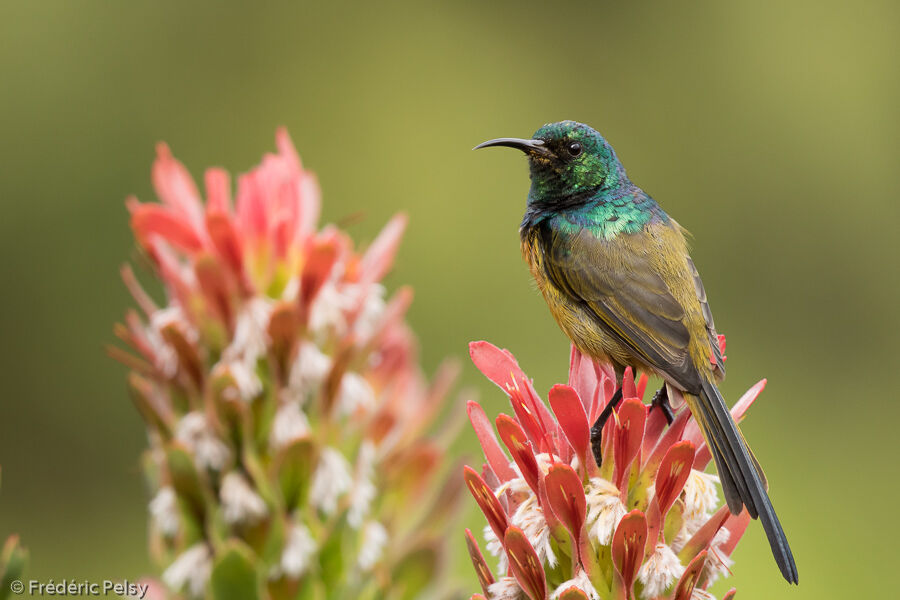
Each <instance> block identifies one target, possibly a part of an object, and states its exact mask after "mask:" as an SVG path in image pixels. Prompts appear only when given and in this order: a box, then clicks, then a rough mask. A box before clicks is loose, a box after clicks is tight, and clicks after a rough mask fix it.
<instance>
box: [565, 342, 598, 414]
mask: <svg viewBox="0 0 900 600" xmlns="http://www.w3.org/2000/svg"><path fill="white" fill-rule="evenodd" d="M599 375H600V372H599V370H598V369H597V368H596V367H595V365H594V359H592V358H590V357H589V356H585V355H584V354H582V353H581V352H579V351H578V348H576V347H575V345H574V344H573V345H572V350H571V355H570V357H569V386H570V387H572V388H573V389H574V390H575V391H576V392H577V393H578V397H579V398H581V400H582V402H584V411H585V413H587V414H589V413H590V410H591V400H592V399H593V398H594V396H595V394H596V393H597V391H598V388H599V386H600V379H599Z"/></svg>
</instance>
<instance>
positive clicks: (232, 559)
mask: <svg viewBox="0 0 900 600" xmlns="http://www.w3.org/2000/svg"><path fill="white" fill-rule="evenodd" d="M210 584H211V587H212V595H213V598H214V599H215V600H254V599H255V598H260V590H259V578H258V577H257V574H256V568H255V567H254V558H253V555H252V553H251V552H250V550H249V549H248V548H246V547H245V546H244V545H243V544H241V543H239V542H234V541H233V542H230V543H229V544H228V546H227V547H226V549H225V551H224V552H223V553H222V554H220V555H219V557H218V558H217V559H216V562H215V565H214V566H213V570H212V577H211V579H210Z"/></svg>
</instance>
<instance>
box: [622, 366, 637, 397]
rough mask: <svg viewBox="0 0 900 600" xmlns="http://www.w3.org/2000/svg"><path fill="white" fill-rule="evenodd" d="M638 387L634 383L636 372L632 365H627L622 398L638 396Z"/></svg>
mask: <svg viewBox="0 0 900 600" xmlns="http://www.w3.org/2000/svg"><path fill="white" fill-rule="evenodd" d="M638 397H639V396H638V393H637V387H635V385H634V372H633V371H632V370H631V367H625V374H624V375H622V399H623V400H628V399H629V398H638Z"/></svg>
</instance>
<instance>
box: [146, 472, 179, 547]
mask: <svg viewBox="0 0 900 600" xmlns="http://www.w3.org/2000/svg"><path fill="white" fill-rule="evenodd" d="M149 509H150V516H151V518H152V519H153V522H154V523H155V524H156V527H157V528H158V529H159V531H160V532H161V533H162V534H163V535H164V536H165V537H168V538H171V537H175V534H177V533H178V528H179V526H180V524H181V517H180V515H179V512H178V497H177V496H176V495H175V490H174V489H172V488H171V486H168V485H167V486H165V487H162V488H160V489H159V491H158V492H156V495H155V496H154V497H153V499H152V500H151V501H150V505H149Z"/></svg>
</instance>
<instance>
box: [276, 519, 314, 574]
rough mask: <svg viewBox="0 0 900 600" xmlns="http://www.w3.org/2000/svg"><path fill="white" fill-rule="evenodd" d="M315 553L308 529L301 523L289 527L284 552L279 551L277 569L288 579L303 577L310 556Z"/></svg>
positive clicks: (308, 564) (309, 561) (307, 567)
mask: <svg viewBox="0 0 900 600" xmlns="http://www.w3.org/2000/svg"><path fill="white" fill-rule="evenodd" d="M315 553H316V542H315V540H313V537H312V534H311V533H310V532H309V528H308V527H307V526H306V525H304V524H302V523H294V524H292V525H291V527H290V529H289V530H288V534H287V541H286V542H285V544H284V550H282V551H281V561H280V562H279V568H280V571H281V573H284V574H285V575H287V576H288V577H290V578H293V579H296V578H298V577H300V576H301V575H303V574H304V573H305V572H306V571H307V570H308V569H309V566H310V563H311V559H312V556H313V555H314V554H315Z"/></svg>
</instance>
